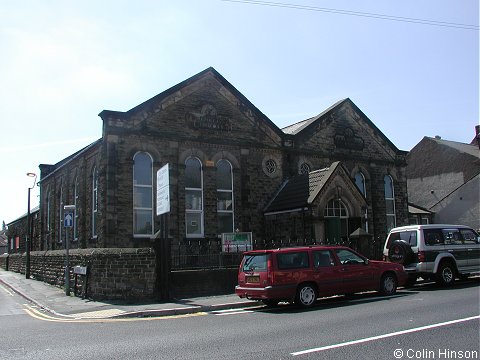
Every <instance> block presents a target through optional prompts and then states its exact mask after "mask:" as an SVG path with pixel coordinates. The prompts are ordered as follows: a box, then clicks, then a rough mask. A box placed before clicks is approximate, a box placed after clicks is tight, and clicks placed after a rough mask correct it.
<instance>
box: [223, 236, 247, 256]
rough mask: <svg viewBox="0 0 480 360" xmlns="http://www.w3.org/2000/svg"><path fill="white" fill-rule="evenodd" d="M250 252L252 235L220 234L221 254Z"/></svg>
mask: <svg viewBox="0 0 480 360" xmlns="http://www.w3.org/2000/svg"><path fill="white" fill-rule="evenodd" d="M248 250H252V233H251V232H235V233H222V251H223V252H241V251H248Z"/></svg>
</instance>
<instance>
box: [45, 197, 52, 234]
mask: <svg viewBox="0 0 480 360" xmlns="http://www.w3.org/2000/svg"><path fill="white" fill-rule="evenodd" d="M50 196H51V195H50V189H48V190H47V205H46V206H45V208H46V212H47V213H46V214H45V222H46V224H47V233H50V230H51V226H52V224H51V221H52V220H51V213H50V211H51V210H52V209H51V205H52V203H51V201H50Z"/></svg>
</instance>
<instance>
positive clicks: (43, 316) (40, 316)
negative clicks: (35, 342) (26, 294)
mask: <svg viewBox="0 0 480 360" xmlns="http://www.w3.org/2000/svg"><path fill="white" fill-rule="evenodd" d="M23 306H24V309H23V310H24V311H25V312H26V313H27V314H28V315H30V316H31V317H33V318H35V319H37V320H42V321H50V322H60V323H112V322H132V321H156V320H170V319H181V318H188V317H194V316H204V315H207V313H206V312H198V313H194V314H184V315H172V316H161V317H143V318H104V319H89V318H74V317H62V316H58V317H56V316H51V315H49V314H47V313H45V312H43V311H40V310H38V309H37V308H35V307H34V306H31V305H29V304H23Z"/></svg>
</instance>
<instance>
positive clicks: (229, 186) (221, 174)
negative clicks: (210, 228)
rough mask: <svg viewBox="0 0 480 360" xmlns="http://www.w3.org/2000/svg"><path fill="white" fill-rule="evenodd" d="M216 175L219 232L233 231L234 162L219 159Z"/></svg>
mask: <svg viewBox="0 0 480 360" xmlns="http://www.w3.org/2000/svg"><path fill="white" fill-rule="evenodd" d="M216 177H217V216H218V234H221V233H231V232H233V229H234V228H235V224H234V204H233V173H232V164H230V162H229V161H227V160H224V159H221V160H219V161H218V162H217V173H216Z"/></svg>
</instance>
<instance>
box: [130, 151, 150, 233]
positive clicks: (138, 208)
mask: <svg viewBox="0 0 480 360" xmlns="http://www.w3.org/2000/svg"><path fill="white" fill-rule="evenodd" d="M152 177H153V168H152V158H151V157H150V155H149V154H148V153H145V152H139V153H137V154H135V156H134V157H133V233H134V235H151V234H153V186H152V184H153V180H152Z"/></svg>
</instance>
